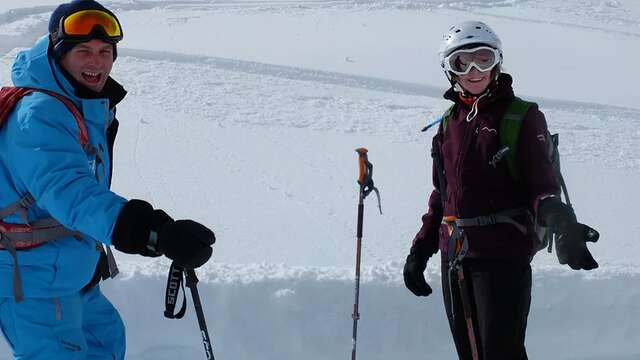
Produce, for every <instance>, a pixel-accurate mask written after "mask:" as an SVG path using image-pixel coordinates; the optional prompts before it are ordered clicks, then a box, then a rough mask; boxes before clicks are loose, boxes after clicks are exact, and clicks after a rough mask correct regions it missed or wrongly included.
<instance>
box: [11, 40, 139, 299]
mask: <svg viewBox="0 0 640 360" xmlns="http://www.w3.org/2000/svg"><path fill="white" fill-rule="evenodd" d="M48 48H49V38H48V36H44V37H42V38H41V39H39V40H38V41H37V42H36V44H35V45H34V47H33V48H31V49H28V50H24V51H21V52H20V53H19V54H18V55H17V58H16V61H15V63H14V64H13V68H12V80H13V83H14V85H15V86H19V87H34V88H40V89H46V90H49V91H53V92H56V93H59V94H61V95H63V96H65V97H67V98H69V99H70V100H72V101H73V102H74V104H75V105H76V106H77V108H78V109H79V110H80V112H81V113H82V114H83V116H84V120H85V125H86V127H87V132H88V135H89V142H90V143H91V144H92V145H93V146H94V147H95V148H96V149H97V150H98V152H99V153H100V157H101V159H102V160H103V162H102V163H100V162H97V161H96V157H95V156H93V155H88V154H87V153H86V152H85V151H84V150H83V149H82V147H81V145H80V142H79V129H78V126H77V124H76V121H75V119H74V117H73V115H72V114H71V113H70V112H69V110H67V108H66V107H65V106H64V104H63V103H62V102H61V101H60V100H58V99H56V98H54V97H52V96H49V95H46V94H43V93H33V94H31V95H28V96H26V97H24V98H23V99H22V100H21V101H20V102H19V103H18V104H17V105H16V107H15V109H14V110H13V112H12V113H11V115H10V116H9V118H8V119H7V123H6V124H4V125H3V126H2V128H0V207H5V206H7V205H9V204H11V203H13V202H15V201H17V200H19V199H20V198H22V197H23V196H24V195H25V194H27V193H30V194H31V195H32V196H33V198H34V199H35V200H36V204H35V206H33V207H32V208H30V209H29V212H28V218H29V220H30V221H33V220H36V219H43V218H48V217H53V218H54V219H56V220H57V221H58V222H60V223H61V224H62V225H63V226H64V227H66V228H68V229H71V230H74V231H78V232H80V233H82V234H83V235H84V239H83V240H81V241H79V240H77V239H75V238H72V237H69V238H64V239H59V240H55V241H50V242H47V243H45V244H43V245H41V246H39V247H36V248H33V249H30V250H20V251H18V254H17V256H18V264H19V266H20V272H21V275H22V287H23V291H24V296H25V297H26V298H29V297H59V296H65V295H69V294H73V293H76V292H77V291H79V290H80V289H81V288H82V287H83V286H85V285H86V284H87V283H88V282H89V281H90V280H91V278H92V276H93V274H94V271H95V269H96V265H97V262H98V259H99V255H100V253H99V251H98V250H97V245H99V244H98V243H97V242H102V243H104V244H110V243H111V236H112V232H113V227H114V225H115V222H116V219H117V217H118V214H119V213H120V210H121V209H122V207H123V206H124V204H125V203H126V201H127V200H126V199H124V198H122V197H120V196H118V195H117V194H115V193H113V192H111V191H110V190H109V184H108V183H109V176H110V163H109V162H110V159H109V155H108V153H107V144H106V129H107V127H108V125H109V124H110V123H111V122H112V121H113V119H114V114H113V113H112V111H110V106H109V100H108V99H83V98H79V97H78V96H76V95H75V91H74V88H73V86H72V85H71V84H70V83H69V81H67V79H66V78H65V76H64V75H63V73H62V70H61V68H60V66H59V64H58V63H57V62H56V61H54V60H53V59H52V58H51V57H50V56H49V55H48ZM3 221H4V222H8V223H16V224H19V223H23V221H21V220H20V217H19V216H18V215H17V214H16V215H12V216H10V217H7V218H4V219H3ZM13 267H14V261H13V259H12V257H11V255H10V254H9V252H8V251H6V250H0V297H12V296H13V295H14V292H13Z"/></svg>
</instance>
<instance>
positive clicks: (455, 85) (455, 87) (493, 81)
mask: <svg viewBox="0 0 640 360" xmlns="http://www.w3.org/2000/svg"><path fill="white" fill-rule="evenodd" d="M444 74H445V76H446V77H447V79H448V80H449V83H450V84H451V86H452V87H453V90H454V91H455V92H458V93H461V94H462V95H463V96H465V97H478V96H482V95H485V94H488V93H489V91H490V89H491V88H493V87H495V86H496V85H497V84H498V77H499V76H500V65H497V66H496V67H494V68H493V69H492V70H491V75H492V76H491V77H492V79H491V82H490V83H489V85H487V88H486V89H485V90H484V91H483V92H482V93H480V94H470V93H469V92H468V91H466V90H465V89H464V88H463V87H462V85H460V83H458V81H456V78H455V76H454V74H452V73H451V72H449V71H445V72H444Z"/></svg>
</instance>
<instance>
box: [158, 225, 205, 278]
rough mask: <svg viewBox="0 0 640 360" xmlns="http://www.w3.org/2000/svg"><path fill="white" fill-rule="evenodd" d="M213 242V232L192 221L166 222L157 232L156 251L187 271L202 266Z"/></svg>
mask: <svg viewBox="0 0 640 360" xmlns="http://www.w3.org/2000/svg"><path fill="white" fill-rule="evenodd" d="M215 242H216V236H215V235H214V234H213V231H211V230H209V229H208V228H207V227H206V226H204V225H202V224H199V223H197V222H195V221H193V220H178V221H172V222H168V223H166V224H164V225H163V226H162V227H161V228H160V230H158V250H159V251H160V252H161V253H163V254H165V255H166V256H167V257H168V258H169V259H171V260H173V261H175V263H176V264H177V265H179V266H182V267H184V268H187V269H195V268H197V267H200V266H202V265H204V264H205V263H206V262H207V261H208V260H209V258H210V257H211V254H212V253H213V249H212V248H211V245H213V243H215Z"/></svg>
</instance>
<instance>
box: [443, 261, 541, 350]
mask: <svg viewBox="0 0 640 360" xmlns="http://www.w3.org/2000/svg"><path fill="white" fill-rule="evenodd" d="M463 268H464V276H465V279H466V283H467V286H468V289H469V290H468V292H469V297H470V299H469V301H470V306H471V310H472V315H473V325H474V330H475V336H476V342H477V346H478V355H479V357H480V359H481V360H527V359H528V358H527V352H526V349H525V346H524V339H525V332H526V328H527V317H528V315H529V307H530V305H531V266H530V264H529V258H517V259H471V258H467V259H465V260H464V265H463ZM450 284H451V287H450V286H449V285H450ZM442 290H443V291H442V292H443V294H444V304H445V309H446V312H447V318H448V320H449V327H450V328H451V333H452V334H453V340H454V342H455V345H456V350H457V352H458V357H459V358H460V359H461V360H467V359H468V360H471V359H473V358H472V355H471V347H470V345H469V335H468V330H467V323H466V321H465V316H464V311H463V308H462V299H461V296H460V290H459V287H458V275H457V273H456V271H455V270H454V271H453V272H452V273H451V282H450V281H449V265H448V261H447V258H446V257H445V256H442ZM450 290H451V291H450ZM452 305H453V306H452ZM454 314H455V315H454Z"/></svg>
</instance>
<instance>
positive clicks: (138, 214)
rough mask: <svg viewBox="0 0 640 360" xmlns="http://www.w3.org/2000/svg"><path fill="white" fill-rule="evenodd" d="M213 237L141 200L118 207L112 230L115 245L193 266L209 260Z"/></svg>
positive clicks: (119, 247) (132, 251) (202, 229)
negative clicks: (118, 212)
mask: <svg viewBox="0 0 640 360" xmlns="http://www.w3.org/2000/svg"><path fill="white" fill-rule="evenodd" d="M215 241H216V237H215V235H214V234H213V232H212V231H211V230H209V229H208V228H207V227H205V226H204V225H201V224H199V223H197V222H195V221H192V220H178V221H174V220H173V219H172V218H171V217H170V216H169V215H167V213H165V212H164V211H162V210H154V209H153V207H152V206H151V204H149V203H148V202H146V201H143V200H130V201H129V202H127V203H126V204H125V206H124V207H123V208H122V210H121V211H120V215H118V219H117V221H116V225H115V227H114V230H113V238H112V243H113V245H114V246H115V247H116V249H118V250H120V251H122V252H125V253H128V254H140V255H143V256H153V257H155V256H160V255H163V254H164V255H166V256H167V257H168V258H169V259H172V260H174V261H175V262H176V264H177V265H179V266H182V267H185V268H190V269H195V268H197V267H199V266H202V265H203V264H204V263H206V262H207V260H209V258H210V257H211V254H212V252H213V250H212V249H211V245H213V243H215Z"/></svg>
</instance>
